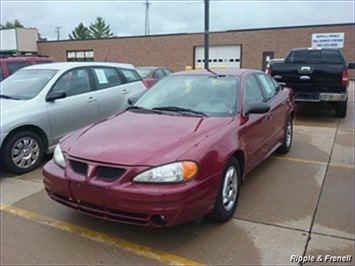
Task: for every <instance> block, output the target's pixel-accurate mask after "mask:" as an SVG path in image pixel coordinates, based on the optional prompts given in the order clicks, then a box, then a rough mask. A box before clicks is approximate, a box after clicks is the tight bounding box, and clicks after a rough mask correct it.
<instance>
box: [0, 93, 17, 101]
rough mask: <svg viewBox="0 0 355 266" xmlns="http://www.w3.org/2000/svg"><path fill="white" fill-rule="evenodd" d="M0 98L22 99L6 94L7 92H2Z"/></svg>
mask: <svg viewBox="0 0 355 266" xmlns="http://www.w3.org/2000/svg"><path fill="white" fill-rule="evenodd" d="M0 98H4V99H11V100H20V98H17V97H14V96H10V95H5V94H0Z"/></svg>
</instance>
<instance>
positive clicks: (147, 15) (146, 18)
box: [143, 0, 151, 35]
mask: <svg viewBox="0 0 355 266" xmlns="http://www.w3.org/2000/svg"><path fill="white" fill-rule="evenodd" d="M143 5H145V35H149V34H150V29H149V6H150V5H151V3H150V2H149V0H146V1H145V2H144V3H143Z"/></svg>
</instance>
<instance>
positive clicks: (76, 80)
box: [52, 68, 91, 96]
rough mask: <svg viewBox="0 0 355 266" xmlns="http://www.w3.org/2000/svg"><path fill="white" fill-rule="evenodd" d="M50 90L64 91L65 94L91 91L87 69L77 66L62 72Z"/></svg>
mask: <svg viewBox="0 0 355 266" xmlns="http://www.w3.org/2000/svg"><path fill="white" fill-rule="evenodd" d="M52 91H65V92H66V93H67V96H74V95H78V94H83V93H86V92H89V91H91V86H90V78H89V73H88V70H87V69H86V68H79V69H74V70H71V71H68V72H66V73H64V74H63V75H62V76H61V77H60V78H59V79H58V81H57V82H56V83H55V85H54V87H53V88H52Z"/></svg>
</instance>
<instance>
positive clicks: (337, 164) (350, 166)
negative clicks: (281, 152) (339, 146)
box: [271, 156, 355, 169]
mask: <svg viewBox="0 0 355 266" xmlns="http://www.w3.org/2000/svg"><path fill="white" fill-rule="evenodd" d="M271 158H274V159H277V160H284V161H291V162H297V163H306V164H317V165H325V166H326V165H327V164H328V163H327V162H321V161H314V160H304V159H298V158H292V157H283V156H272V157H271ZM329 166H332V167H338V168H348V169H355V165H354V164H352V163H342V162H330V163H329Z"/></svg>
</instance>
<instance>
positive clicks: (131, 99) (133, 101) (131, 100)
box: [127, 96, 139, 105]
mask: <svg viewBox="0 0 355 266" xmlns="http://www.w3.org/2000/svg"><path fill="white" fill-rule="evenodd" d="M138 99H139V97H137V96H133V97H130V98H128V99H127V103H128V104H129V105H133V104H134V103H135V102H136V101H137V100H138Z"/></svg>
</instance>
